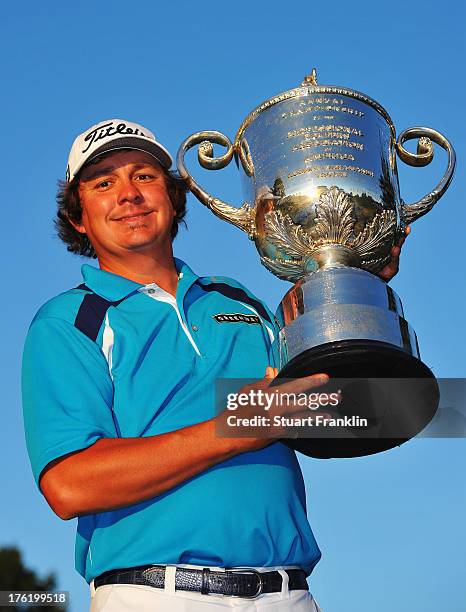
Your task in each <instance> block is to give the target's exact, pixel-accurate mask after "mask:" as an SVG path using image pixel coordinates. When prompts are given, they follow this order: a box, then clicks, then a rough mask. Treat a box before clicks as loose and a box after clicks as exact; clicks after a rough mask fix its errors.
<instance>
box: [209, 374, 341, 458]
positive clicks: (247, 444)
mask: <svg viewBox="0 0 466 612" xmlns="http://www.w3.org/2000/svg"><path fill="white" fill-rule="evenodd" d="M277 375H278V370H277V368H272V367H271V366H268V367H267V368H266V371H265V376H264V378H263V379H262V380H260V381H258V382H255V383H253V384H249V385H245V386H244V387H242V388H241V389H239V391H238V392H237V394H236V396H237V398H243V401H242V402H239V401H238V402H237V405H236V406H234V407H230V408H228V409H226V410H225V411H223V412H222V413H220V414H219V415H218V416H217V417H216V419H217V424H218V428H219V429H218V431H219V433H220V435H221V436H226V437H227V438H232V439H233V441H234V442H233V443H234V446H235V449H236V452H237V453H238V452H246V451H251V450H258V449H260V448H263V447H265V446H268V445H269V444H272V443H273V442H276V441H277V439H279V438H283V437H290V431H289V427H288V426H287V425H286V421H287V420H289V417H298V418H303V417H310V416H312V415H313V414H314V412H311V411H310V408H309V406H308V405H307V403H306V404H305V405H303V402H302V400H303V398H305V397H306V396H308V395H309V394H311V393H312V392H313V391H315V390H316V389H318V388H320V387H321V386H322V385H325V384H326V383H327V382H328V380H329V377H328V375H327V374H324V373H319V374H312V375H311V376H304V377H302V378H296V379H293V380H287V381H286V382H281V384H279V385H276V386H273V387H271V384H272V382H273V380H274V379H275V378H276V376H277ZM324 391H325V389H324ZM247 398H249V401H246V399H247ZM298 398H299V399H298ZM231 410H234V413H232V412H231ZM319 415H320V416H322V417H329V415H328V414H326V413H325V414H324V413H323V412H319ZM277 417H278V419H279V422H280V419H281V417H284V424H283V425H280V424H279V423H278V424H277V423H276V421H275V418H277ZM231 418H234V423H233V424H230V423H229V421H230V419H231ZM235 442H236V443H235Z"/></svg>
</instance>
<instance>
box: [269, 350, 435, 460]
mask: <svg viewBox="0 0 466 612" xmlns="http://www.w3.org/2000/svg"><path fill="white" fill-rule="evenodd" d="M320 372H323V373H326V374H328V375H329V376H330V381H329V383H328V384H327V385H325V386H324V387H322V389H321V391H322V392H325V393H332V392H340V395H341V397H342V399H341V401H340V402H339V404H338V405H337V406H336V407H333V408H332V407H331V406H328V407H322V409H321V412H325V413H327V414H329V415H330V417H331V418H332V419H335V420H337V419H338V418H340V419H344V417H348V418H351V417H353V421H352V422H354V423H355V425H354V426H346V427H345V426H332V427H319V428H318V430H315V431H310V430H309V428H306V429H302V430H297V432H294V433H295V435H296V434H297V436H298V437H296V438H293V439H284V440H283V443H284V444H286V445H287V446H290V447H291V448H293V449H294V450H297V451H299V452H301V453H303V454H304V455H308V456H309V457H316V458H321V459H330V458H332V457H335V458H336V457H362V456H365V455H371V454H374V453H379V452H382V451H385V450H388V449H390V448H393V447H395V446H400V445H401V444H403V443H404V442H407V441H408V440H410V439H411V438H412V437H414V436H415V435H416V434H418V433H419V432H420V431H421V430H422V429H423V428H424V427H425V426H426V425H427V424H428V423H429V422H430V421H431V419H432V418H433V416H434V414H435V412H436V411H437V408H438V404H439V399H440V393H439V387H438V384H437V381H436V379H435V377H434V375H433V373H432V371H431V370H430V369H429V368H428V367H427V366H426V365H425V364H424V363H423V362H422V361H421V360H420V359H417V358H416V357H414V356H413V355H410V354H409V353H407V352H406V351H403V350H402V349H399V348H397V347H394V346H393V345H390V344H388V343H385V342H378V341H374V340H343V341H339V342H331V343H328V344H325V345H321V346H318V347H315V348H311V349H308V350H306V351H304V352H303V353H301V354H300V355H297V356H296V357H295V358H294V359H292V360H291V361H290V362H289V363H288V364H287V365H286V366H285V367H284V368H283V369H282V370H281V371H280V373H279V375H278V377H277V379H276V383H275V384H279V382H280V379H283V378H299V377H301V376H306V375H309V374H313V373H320ZM333 379H338V380H336V381H334V380H333ZM374 379H377V380H374ZM334 387H335V388H334ZM357 417H359V420H358V418H357ZM361 419H365V421H367V424H364V426H361V423H364V421H362V420H361ZM336 422H338V421H336ZM310 434H311V435H313V436H314V437H309V435H310Z"/></svg>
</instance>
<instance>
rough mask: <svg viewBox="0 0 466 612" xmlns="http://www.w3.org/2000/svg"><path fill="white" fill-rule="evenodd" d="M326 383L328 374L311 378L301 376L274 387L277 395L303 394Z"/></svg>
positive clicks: (315, 375)
mask: <svg viewBox="0 0 466 612" xmlns="http://www.w3.org/2000/svg"><path fill="white" fill-rule="evenodd" d="M328 381H329V376H328V374H324V373H320V374H312V375H311V376H303V377H302V378H295V379H294V380H290V381H288V382H285V383H282V384H281V385H278V386H277V387H275V391H277V392H278V393H304V392H305V391H308V390H309V389H314V388H315V387H320V386H322V385H325V384H327V383H328Z"/></svg>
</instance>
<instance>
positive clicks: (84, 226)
mask: <svg viewBox="0 0 466 612" xmlns="http://www.w3.org/2000/svg"><path fill="white" fill-rule="evenodd" d="M79 198H80V202H81V207H82V211H83V214H82V220H81V223H80V224H73V225H74V227H75V228H76V229H77V230H78V231H79V232H81V233H85V234H87V237H88V238H89V240H90V242H91V244H92V246H93V247H94V249H95V252H96V254H97V257H98V258H99V260H105V259H106V258H107V257H109V256H110V257H111V256H120V257H121V256H124V254H125V253H128V252H130V251H148V252H149V251H152V252H154V254H156V253H158V252H160V253H162V252H167V249H171V236H170V230H171V227H172V223H173V217H174V216H175V211H174V209H173V206H172V203H171V201H170V198H169V196H168V193H167V189H166V185H165V176H164V171H163V169H162V167H161V166H160V164H159V163H158V162H157V160H156V159H155V158H154V157H152V156H151V155H149V154H148V153H144V152H142V151H135V150H121V151H115V152H114V153H111V154H109V155H107V156H106V157H105V158H104V159H102V160H101V161H99V162H98V163H96V164H91V165H89V166H88V167H86V168H84V169H83V170H82V172H81V176H80V180H79Z"/></svg>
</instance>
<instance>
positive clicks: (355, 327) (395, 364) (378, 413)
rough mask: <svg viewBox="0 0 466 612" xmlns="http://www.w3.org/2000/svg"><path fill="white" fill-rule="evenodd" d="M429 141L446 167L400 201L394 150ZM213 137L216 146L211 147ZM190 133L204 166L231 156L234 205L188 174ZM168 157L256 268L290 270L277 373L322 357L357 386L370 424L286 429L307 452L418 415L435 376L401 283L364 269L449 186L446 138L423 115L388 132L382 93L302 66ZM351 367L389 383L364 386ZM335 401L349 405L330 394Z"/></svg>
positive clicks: (413, 428)
mask: <svg viewBox="0 0 466 612" xmlns="http://www.w3.org/2000/svg"><path fill="white" fill-rule="evenodd" d="M412 139H418V145H417V153H411V152H409V151H407V150H406V149H405V148H404V146H403V145H404V143H405V142H406V141H408V140H412ZM432 141H433V142H435V143H437V144H438V145H440V146H441V147H443V148H444V149H445V150H446V152H447V154H448V167H447V170H446V172H445V175H444V176H443V178H442V180H441V181H440V183H439V184H438V185H437V186H436V187H435V189H434V190H433V191H431V192H430V193H429V194H428V195H426V196H425V197H423V198H422V199H421V200H419V201H418V202H415V203H413V204H406V203H405V202H403V200H402V199H401V197H400V191H399V184H398V175H397V168H396V154H398V156H399V157H400V158H401V160H402V161H404V162H405V163H407V164H409V165H411V166H425V165H427V164H429V163H430V162H431V161H432V158H433V155H434V149H433V145H432ZM213 144H218V145H223V146H224V147H226V153H225V154H224V155H222V156H220V157H215V156H214V151H213ZM195 145H199V147H198V160H199V163H200V164H201V166H202V167H204V168H207V169H210V170H217V169H220V168H223V167H225V166H226V165H227V164H229V163H230V161H231V160H232V158H233V157H234V158H235V161H236V164H237V166H238V169H239V172H240V175H241V181H242V186H243V191H244V195H245V199H246V202H245V203H244V204H243V205H242V206H241V207H240V208H236V207H234V206H230V205H229V204H227V203H226V202H223V201H222V200H220V199H218V198H215V197H213V196H211V195H210V194H209V193H207V192H206V191H205V190H204V189H202V188H201V187H200V186H199V185H198V184H197V183H196V181H195V180H194V179H193V177H192V176H191V175H190V174H189V172H188V171H187V169H186V166H185V162H184V158H185V154H186V152H187V151H188V150H189V149H190V148H192V147H193V146H195ZM177 163H178V170H179V172H180V174H181V176H182V177H183V178H185V179H186V180H187V182H188V185H189V188H190V190H191V191H192V192H193V194H194V195H195V196H196V197H197V198H198V199H199V200H200V201H201V202H202V203H203V204H205V205H206V206H207V207H208V208H210V210H212V212H214V213H215V214H216V215H217V216H218V217H220V218H221V219H223V220H225V221H229V222H230V223H232V224H233V225H236V226H237V227H239V228H240V229H242V230H244V231H245V232H246V233H247V234H248V236H249V237H250V238H251V240H254V242H255V244H256V248H257V250H258V252H259V255H260V259H261V262H262V263H263V265H264V266H265V267H266V268H267V269H268V270H270V271H271V272H272V273H273V274H275V276H278V278H281V279H283V280H287V281H290V282H291V283H294V285H293V287H292V288H291V289H290V290H289V291H288V292H287V294H286V295H285V297H284V298H283V300H282V302H281V304H280V306H279V308H278V311H277V320H278V322H279V325H280V329H281V331H280V350H281V361H282V369H281V371H280V374H279V377H280V378H294V377H297V376H303V375H305V374H310V373H313V372H322V371H323V372H327V373H329V374H330V376H331V377H332V378H335V377H336V378H340V379H347V380H349V381H352V383H351V384H353V388H352V389H353V391H354V393H351V392H350V393H349V394H347V395H352V396H353V398H354V397H357V398H359V400H358V401H356V402H355V403H354V405H356V406H357V407H358V409H359V410H360V411H361V410H363V411H364V412H365V414H366V415H367V416H369V420H370V422H371V423H372V425H373V427H372V430H371V433H369V435H367V431H366V435H359V434H358V432H357V431H355V430H352V429H351V428H349V429H348V428H345V432H344V433H343V434H342V435H339V436H338V435H336V434H335V432H333V433H332V435H331V436H323V437H322V438H319V439H315V438H312V439H309V438H306V437H303V438H298V439H296V440H291V441H288V443H289V444H290V445H291V446H293V448H296V449H297V450H300V451H301V452H304V453H305V454H308V455H311V456H316V457H332V456H333V457H348V456H358V455H366V454H370V453H374V452H379V451H382V450H386V449H388V448H391V447H393V446H395V445H397V444H401V443H402V442H404V441H406V440H407V439H409V438H411V437H412V436H414V435H415V434H416V433H418V432H419V431H420V430H421V429H423V427H424V426H425V425H426V424H427V423H428V422H429V421H430V420H431V419H432V417H433V415H434V414H435V411H436V409H437V407H438V399H439V397H438V386H437V383H436V381H435V377H434V375H433V374H432V372H431V371H430V369H429V368H428V367H427V366H426V365H425V364H424V363H423V362H422V361H421V360H420V355H419V347H418V343H417V338H416V334H415V332H414V330H413V329H412V328H411V326H410V325H409V323H408V322H407V321H406V319H405V318H404V314H403V307H402V305H401V301H400V299H399V297H398V296H397V294H396V293H395V292H394V291H393V290H392V289H391V288H390V287H389V286H388V285H387V284H386V283H385V282H383V281H382V280H381V279H380V278H379V277H378V276H376V274H377V272H379V271H380V270H381V269H382V268H383V267H384V266H385V265H386V264H387V263H388V261H389V260H390V250H391V248H392V246H393V245H395V244H396V243H397V241H398V239H399V237H400V236H401V235H402V233H403V232H404V228H405V227H406V225H408V224H411V223H413V222H414V221H416V220H417V219H418V218H419V217H421V216H423V215H425V214H426V213H427V212H429V211H430V209H431V208H432V207H433V206H434V204H435V203H436V202H437V200H438V199H439V198H440V197H441V196H442V195H443V194H444V192H445V191H446V189H447V188H448V186H449V184H450V181H451V179H452V177H453V172H454V167H455V153H454V150H453V147H452V146H451V144H450V143H449V142H448V140H447V139H446V138H445V137H444V136H442V134H440V133H439V132H437V131H436V130H433V129H430V128H425V127H415V128H409V129H407V130H405V131H404V132H402V133H401V134H400V135H399V137H398V139H397V138H396V132H395V127H394V125H393V122H392V120H391V119H390V116H389V115H388V113H387V111H386V110H385V109H384V108H383V107H382V106H380V104H378V103H377V102H376V101H375V100H372V99H371V98H369V97H368V96H366V95H365V94H362V93H360V92H358V91H354V90H352V89H348V88H346V87H335V86H327V85H318V84H317V80H316V72H315V70H313V71H312V73H311V75H309V76H307V77H306V78H305V79H304V81H303V82H302V83H301V85H300V86H299V87H297V88H296V89H291V90H289V91H285V92H283V93H281V94H278V95H276V96H273V97H272V98H269V99H268V100H266V101H265V102H263V103H262V104H260V105H259V106H258V107H257V108H255V109H254V110H253V111H252V112H251V113H250V114H249V115H248V116H247V117H246V119H245V120H244V121H243V123H242V124H241V126H240V128H239V130H238V133H237V134H236V138H235V140H234V142H233V144H232V143H231V142H230V140H229V139H228V138H227V136H225V135H224V134H222V133H220V132H214V131H205V132H197V133H196V134H193V135H192V136H190V137H189V138H187V139H186V140H185V141H184V142H183V143H182V145H181V146H180V149H179V151H178V157H177ZM363 379H364V380H366V379H387V380H388V379H390V380H392V381H395V383H393V384H391V385H388V386H386V387H385V388H384V389H383V390H382V391H381V392H380V393H375V392H374V387H373V386H372V388H371V387H370V383H369V382H368V380H366V382H365V383H363V382H362V380H363ZM356 380H359V381H360V382H359V386H358V387H357V388H355V387H354V385H355V384H356V383H355V381H356ZM419 381H422V384H421V386H419ZM339 410H340V414H341V415H343V414H345V413H347V412H348V411H349V412H351V411H353V412H354V411H355V410H356V409H355V408H354V406H353V408H351V407H350V405H349V404H348V402H347V403H346V405H345V402H342V404H341V406H340V408H339ZM307 435H308V434H307ZM304 436H306V433H304Z"/></svg>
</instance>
